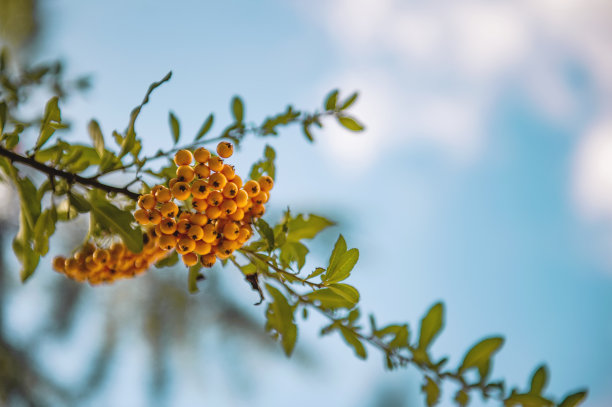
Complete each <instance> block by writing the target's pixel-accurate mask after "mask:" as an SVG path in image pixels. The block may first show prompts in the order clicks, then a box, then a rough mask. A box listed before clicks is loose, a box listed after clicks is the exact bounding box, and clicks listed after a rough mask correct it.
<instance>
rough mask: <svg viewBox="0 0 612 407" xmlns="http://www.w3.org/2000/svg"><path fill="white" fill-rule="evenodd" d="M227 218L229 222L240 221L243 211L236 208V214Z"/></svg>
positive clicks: (242, 217)
mask: <svg viewBox="0 0 612 407" xmlns="http://www.w3.org/2000/svg"><path fill="white" fill-rule="evenodd" d="M229 218H230V219H231V220H235V221H241V220H242V219H244V211H243V210H242V208H236V212H234V213H232V214H231V215H230V217H229Z"/></svg>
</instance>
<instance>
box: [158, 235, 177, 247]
mask: <svg viewBox="0 0 612 407" xmlns="http://www.w3.org/2000/svg"><path fill="white" fill-rule="evenodd" d="M176 242H177V238H176V236H174V235H163V236H162V237H160V238H159V240H158V241H157V245H158V246H159V247H161V248H162V249H164V250H172V249H174V247H175V246H176Z"/></svg>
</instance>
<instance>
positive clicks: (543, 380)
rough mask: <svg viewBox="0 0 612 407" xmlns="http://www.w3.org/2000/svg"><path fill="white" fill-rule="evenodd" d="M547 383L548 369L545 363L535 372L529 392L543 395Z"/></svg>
mask: <svg viewBox="0 0 612 407" xmlns="http://www.w3.org/2000/svg"><path fill="white" fill-rule="evenodd" d="M547 383H548V371H547V369H546V366H545V365H541V366H539V367H538V368H537V369H536V371H535V372H533V376H531V389H530V390H529V393H531V394H537V395H541V394H542V391H544V388H545V387H546V384H547Z"/></svg>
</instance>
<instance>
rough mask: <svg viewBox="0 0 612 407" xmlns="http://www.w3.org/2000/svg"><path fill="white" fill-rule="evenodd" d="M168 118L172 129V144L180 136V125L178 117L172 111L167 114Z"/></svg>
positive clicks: (176, 141)
mask: <svg viewBox="0 0 612 407" xmlns="http://www.w3.org/2000/svg"><path fill="white" fill-rule="evenodd" d="M168 120H169V122H170V130H171V131H172V140H174V144H176V143H178V141H179V138H180V137H181V126H180V124H179V121H178V119H177V118H176V116H175V115H174V113H172V112H170V113H169V114H168Z"/></svg>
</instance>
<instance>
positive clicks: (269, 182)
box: [259, 175, 274, 192]
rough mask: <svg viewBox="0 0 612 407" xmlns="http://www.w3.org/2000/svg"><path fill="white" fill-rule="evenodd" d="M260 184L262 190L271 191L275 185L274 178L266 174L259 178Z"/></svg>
mask: <svg viewBox="0 0 612 407" xmlns="http://www.w3.org/2000/svg"><path fill="white" fill-rule="evenodd" d="M259 186H260V187H261V190H262V191H265V192H269V191H270V190H271V189H272V187H274V180H273V179H272V177H270V176H269V175H264V176H262V177H260V178H259Z"/></svg>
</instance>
